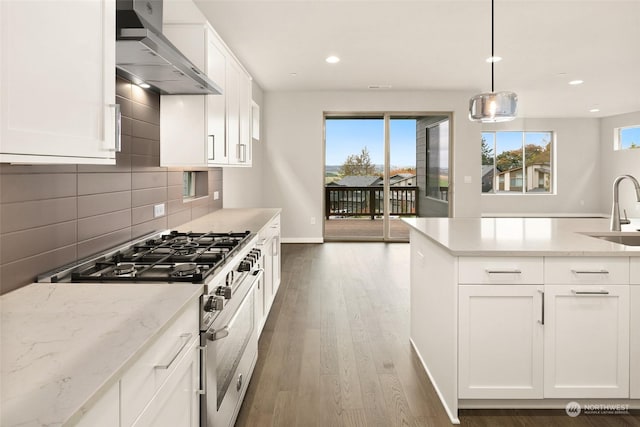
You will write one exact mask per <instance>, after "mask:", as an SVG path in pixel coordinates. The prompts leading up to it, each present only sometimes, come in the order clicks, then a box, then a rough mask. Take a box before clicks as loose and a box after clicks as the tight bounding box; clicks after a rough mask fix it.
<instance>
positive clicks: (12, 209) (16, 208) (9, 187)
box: [0, 77, 222, 294]
mask: <svg viewBox="0 0 640 427" xmlns="http://www.w3.org/2000/svg"><path fill="white" fill-rule="evenodd" d="M116 94H117V96H116V99H117V102H118V104H120V105H121V110H122V151H121V152H120V153H118V154H117V155H116V156H117V157H116V161H117V162H116V165H115V166H102V165H95V166H94V165H10V164H4V163H3V164H0V294H2V293H6V292H9V291H11V290H13V289H16V288H19V287H21V286H24V285H27V284H29V283H31V282H33V281H35V278H36V276H37V275H38V274H41V273H44V272H47V271H49V270H52V269H54V268H56V267H59V266H61V265H64V264H68V263H70V262H73V261H76V260H78V259H81V258H84V257H87V256H89V255H92V254H94V253H96V252H99V251H102V250H104V249H107V248H110V247H112V246H115V245H118V244H120V243H123V242H126V241H128V240H130V239H132V238H135V237H138V236H141V235H144V234H146V233H149V232H152V231H155V230H165V229H168V228H176V227H178V226H180V225H181V224H183V223H185V222H188V221H190V220H191V219H194V218H197V217H199V216H202V215H206V214H207V213H209V212H213V211H215V210H218V209H220V208H222V196H221V197H220V199H218V200H215V201H214V200H213V193H214V191H218V192H219V193H220V195H222V169H220V168H209V169H193V168H190V169H188V170H201V171H206V173H207V175H208V196H207V197H202V198H198V199H196V200H194V201H191V202H188V203H184V202H183V200H182V172H183V170H182V169H179V168H173V167H172V168H165V167H160V166H159V165H160V96H159V95H158V94H156V93H154V92H151V91H147V90H144V89H142V88H140V87H138V86H135V85H132V84H131V83H130V82H128V81H126V80H124V79H122V78H120V77H118V78H117V80H116ZM160 203H164V204H165V215H164V216H162V217H159V218H154V217H153V207H154V205H156V204H160Z"/></svg>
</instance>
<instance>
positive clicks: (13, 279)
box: [0, 244, 76, 294]
mask: <svg viewBox="0 0 640 427" xmlns="http://www.w3.org/2000/svg"><path fill="white" fill-rule="evenodd" d="M75 260H76V245H75V244H73V245H70V246H65V247H64V248H60V249H56V250H53V251H50V252H45V253H42V254H39V255H36V256H33V257H29V258H23V259H21V260H20V261H16V262H12V263H9V264H3V265H2V271H1V272H0V284H1V285H0V293H3V294H4V293H7V292H9V291H11V290H14V289H17V288H20V287H22V286H25V285H28V284H29V283H33V282H35V280H36V277H37V276H38V275H39V274H43V273H46V272H48V271H51V270H53V269H54V268H57V267H60V266H62V265H65V264H69V263H71V262H73V261H75Z"/></svg>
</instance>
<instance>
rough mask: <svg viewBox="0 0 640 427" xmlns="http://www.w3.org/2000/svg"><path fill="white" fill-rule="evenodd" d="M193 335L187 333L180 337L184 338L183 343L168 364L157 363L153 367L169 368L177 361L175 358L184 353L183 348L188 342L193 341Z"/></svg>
mask: <svg viewBox="0 0 640 427" xmlns="http://www.w3.org/2000/svg"><path fill="white" fill-rule="evenodd" d="M192 336H193V334H192V333H187V334H182V335H180V339H181V340H182V345H181V346H180V348H179V349H178V351H177V352H176V354H175V355H174V356H173V357H172V358H171V360H170V361H169V363H167V364H166V365H156V366H154V367H153V368H154V369H169V368H170V367H171V365H172V364H173V362H175V360H176V359H177V358H178V355H179V354H180V353H182V350H184V348H185V347H186V346H187V344H189V341H191V337H192Z"/></svg>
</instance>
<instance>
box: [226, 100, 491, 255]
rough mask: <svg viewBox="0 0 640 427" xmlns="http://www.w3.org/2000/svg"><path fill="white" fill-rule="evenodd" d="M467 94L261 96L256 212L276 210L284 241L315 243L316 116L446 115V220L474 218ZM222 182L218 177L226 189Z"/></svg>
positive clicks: (318, 226)
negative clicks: (449, 206)
mask: <svg viewBox="0 0 640 427" xmlns="http://www.w3.org/2000/svg"><path fill="white" fill-rule="evenodd" d="M472 95H473V94H472V93H470V92H451V91H428V92H427V91H424V92H391V91H380V92H373V91H366V92H265V94H264V109H263V112H264V114H263V117H264V122H263V123H264V130H265V134H266V135H265V136H266V140H265V141H261V143H262V142H264V146H263V147H262V148H263V150H264V151H263V152H262V155H263V157H262V159H261V161H262V162H264V168H263V170H262V182H261V183H260V184H259V186H260V187H261V188H262V192H263V197H262V201H261V206H265V207H281V208H282V235H283V239H284V241H289V242H293V241H299V242H318V241H322V219H323V197H324V190H323V185H324V152H323V147H324V145H323V144H324V142H323V112H425V113H438V112H440V113H441V112H449V111H452V112H453V152H454V159H453V165H452V166H453V188H454V191H453V192H452V193H451V194H450V196H451V200H452V202H453V209H454V211H453V212H454V213H453V215H454V216H457V217H474V216H478V215H479V214H480V189H481V187H480V167H479V158H480V143H479V141H480V125H478V124H476V123H472V122H470V121H469V120H468V118H467V109H468V105H469V104H468V103H469V97H470V96H472ZM254 163H255V160H254ZM227 176H228V175H227V173H226V171H225V188H226V186H227ZM464 176H470V177H471V178H472V182H471V183H463V178H464ZM226 200H227V199H226V198H225V201H226ZM225 207H226V205H225ZM312 217H313V218H315V220H316V223H315V225H312V224H311V218H312Z"/></svg>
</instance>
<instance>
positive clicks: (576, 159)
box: [478, 118, 606, 216]
mask: <svg viewBox="0 0 640 427" xmlns="http://www.w3.org/2000/svg"><path fill="white" fill-rule="evenodd" d="M483 130H484V131H491V130H524V131H554V132H555V135H556V147H555V158H554V161H555V168H556V169H555V178H554V179H555V181H556V183H557V185H556V190H557V191H556V194H526V195H525V194H483V195H482V197H481V200H482V201H481V204H482V214H483V215H486V216H491V215H494V214H495V215H510V214H513V215H525V216H526V215H529V214H531V215H551V216H553V215H567V214H602V213H604V212H606V210H604V211H603V210H602V204H601V200H602V195H601V191H602V188H601V185H600V182H601V173H600V170H601V163H602V162H601V161H600V143H599V137H600V134H599V121H598V119H527V118H523V119H516V120H514V121H511V122H507V123H497V124H492V125H483ZM478 167H479V166H478Z"/></svg>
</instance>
